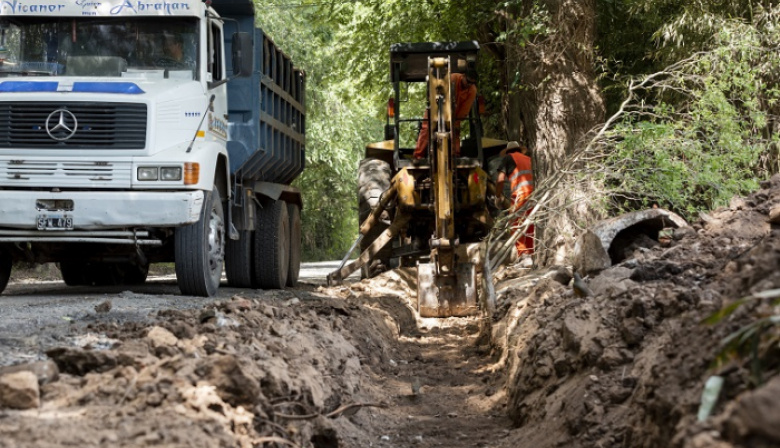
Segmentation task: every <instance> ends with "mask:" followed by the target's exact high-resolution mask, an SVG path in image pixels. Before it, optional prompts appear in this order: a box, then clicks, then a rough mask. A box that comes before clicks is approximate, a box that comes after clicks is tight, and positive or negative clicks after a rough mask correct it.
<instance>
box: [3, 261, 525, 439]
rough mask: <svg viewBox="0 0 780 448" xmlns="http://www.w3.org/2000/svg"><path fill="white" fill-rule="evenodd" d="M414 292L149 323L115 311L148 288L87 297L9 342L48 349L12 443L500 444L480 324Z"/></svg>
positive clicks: (502, 427) (332, 297)
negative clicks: (65, 314)
mask: <svg viewBox="0 0 780 448" xmlns="http://www.w3.org/2000/svg"><path fill="white" fill-rule="evenodd" d="M401 274H403V273H401ZM12 290H13V288H12ZM409 292H410V289H409V286H408V275H407V276H406V277H405V276H404V275H399V273H389V274H387V275H385V276H383V277H382V278H378V279H373V280H372V281H371V282H365V283H360V284H356V285H353V286H352V287H351V288H321V287H316V286H309V287H306V286H304V287H301V288H297V289H295V290H287V291H276V292H263V291H242V292H241V294H234V295H233V296H232V297H230V298H226V299H223V300H218V301H216V302H213V303H205V304H203V305H202V306H200V307H192V308H184V309H165V308H163V309H160V310H158V311H154V312H152V313H151V315H149V316H148V318H145V319H121V318H119V319H118V318H117V316H120V315H121V313H122V308H123V307H124V308H127V307H128V304H127V303H128V302H127V299H130V305H129V306H132V303H133V302H132V301H133V300H136V301H137V303H138V304H139V306H141V304H143V303H145V302H144V299H145V297H144V294H134V293H131V292H129V291H126V292H122V293H121V294H119V295H121V296H123V297H114V300H113V302H114V306H113V307H112V306H111V300H110V299H111V296H109V297H108V300H106V301H105V302H103V301H100V303H98V304H97V305H94V303H95V300H87V303H85V304H84V309H85V310H87V311H84V312H80V313H79V312H69V315H70V316H71V317H69V319H71V318H72V319H73V321H72V322H71V324H70V327H69V330H68V332H67V334H65V335H60V336H57V337H55V338H45V337H44V338H43V339H44V342H43V343H38V347H27V348H25V347H26V346H16V347H12V348H13V350H10V349H9V347H5V348H6V349H9V350H3V347H2V344H0V354H5V355H7V356H6V358H5V359H3V360H4V361H5V360H7V359H11V358H12V357H11V352H13V353H14V356H13V359H14V360H15V361H16V360H19V359H24V356H35V357H36V358H38V359H40V361H37V362H28V363H26V364H22V366H27V367H28V370H31V371H33V372H34V373H35V374H37V375H38V382H39V383H40V386H39V391H38V400H39V401H38V403H37V405H36V406H33V407H32V408H31V409H26V410H20V409H11V408H9V407H8V406H6V407H5V408H0V434H1V435H2V437H0V447H61V446H74V445H77V446H81V447H103V446H128V447H130V446H132V447H147V446H149V447H151V446H166V447H172V446H182V447H184V446H187V447H222V446H224V447H233V446H240V447H251V446H298V447H315V448H332V447H371V446H373V447H434V446H447V447H459V446H463V447H466V446H469V447H478V446H484V447H488V446H494V442H495V441H496V440H497V439H500V438H501V437H506V436H507V435H508V433H509V429H510V427H511V422H510V420H509V419H508V418H507V416H506V412H505V409H504V406H505V400H504V399H503V389H502V386H501V384H502V373H501V371H500V369H498V368H497V366H496V365H494V364H492V363H491V358H490V357H489V356H488V354H489V344H488V341H487V340H486V339H484V338H483V339H482V340H481V341H480V340H479V337H480V325H479V321H478V320H476V319H445V320H438V319H430V320H418V319H417V318H416V316H415V314H414V312H413V310H412V308H411V307H410V306H409V303H408V301H407V300H406V295H407V294H408V293H409ZM120 300H125V301H124V302H122V304H123V305H122V306H119V305H118V304H119V303H120ZM106 303H108V305H106ZM93 305H94V307H93ZM93 308H94V310H93ZM77 341H81V342H80V343H78V342H77ZM83 341H88V342H87V343H86V344H85V343H83ZM0 342H2V341H0ZM20 351H21V352H23V353H20ZM28 353H29V355H28ZM7 363H8V362H3V364H7ZM53 364H56V367H54V365H53ZM53 371H54V372H56V373H55V374H52V372H53ZM3 372H4V371H3V370H2V369H0V402H1V401H2V400H4V398H3V394H4V389H3V385H2V378H3V377H4V376H3V375H2V373H3ZM5 377H7V375H6V376H5ZM17 388H18V389H19V390H21V392H20V393H21V394H22V395H24V394H23V393H24V392H29V393H31V392H30V391H29V390H26V389H25V388H24V387H22V386H19V385H17ZM17 392H19V391H17ZM5 398H8V397H5ZM22 398H23V397H22ZM14 400H15V401H14ZM14 400H11V402H12V403H14V404H17V405H19V404H22V405H23V404H24V400H23V399H20V397H19V396H17V397H15V399H14Z"/></svg>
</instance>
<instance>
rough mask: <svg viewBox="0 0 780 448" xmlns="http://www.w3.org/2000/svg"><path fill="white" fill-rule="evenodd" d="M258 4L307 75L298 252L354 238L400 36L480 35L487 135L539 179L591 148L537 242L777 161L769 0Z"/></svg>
mask: <svg viewBox="0 0 780 448" xmlns="http://www.w3.org/2000/svg"><path fill="white" fill-rule="evenodd" d="M256 4H257V8H258V10H259V11H260V13H259V15H258V17H259V21H260V25H261V26H262V27H263V28H264V29H265V30H266V31H267V32H268V34H270V35H271V36H273V38H274V39H275V40H276V41H277V43H278V44H280V45H281V46H282V47H283V48H285V49H287V51H289V52H290V53H291V56H292V57H293V59H294V60H296V61H299V63H300V65H301V67H302V68H303V69H305V70H306V72H307V75H308V77H307V83H308V98H307V109H308V117H309V121H308V129H307V136H308V137H307V138H308V140H307V169H306V171H305V173H304V175H303V176H302V177H301V178H300V179H299V180H298V181H297V182H298V186H299V187H301V189H302V190H303V191H304V195H305V198H304V200H305V210H304V218H303V219H304V254H305V255H304V257H305V259H307V260H317V259H326V258H331V259H332V258H340V257H341V256H342V255H343V254H344V252H345V251H346V250H347V248H348V247H349V246H350V244H351V243H352V241H353V240H354V238H355V237H356V235H357V218H356V216H357V211H356V194H355V188H356V184H355V182H356V175H355V171H356V168H357V162H358V160H359V159H360V158H361V153H362V150H363V147H364V145H365V144H366V143H367V142H371V141H376V140H379V139H381V138H382V125H383V124H384V121H385V104H386V99H387V97H389V94H390V90H389V88H390V84H389V82H388V79H387V76H388V75H387V65H388V60H387V58H388V49H389V46H390V45H391V44H392V43H396V42H413V41H434V40H435V41H456V40H476V41H478V42H480V45H481V46H482V48H483V51H482V56H481V60H480V66H479V70H480V75H481V79H480V93H481V94H482V95H484V96H485V98H486V101H487V104H488V116H487V117H486V119H485V121H486V123H487V127H488V129H487V132H486V134H487V135H493V136H496V137H498V138H505V139H508V140H518V141H521V142H523V143H525V144H527V145H528V146H529V147H531V148H532V149H533V150H534V157H535V165H536V169H537V171H538V172H537V181H538V182H544V180H545V179H546V178H549V177H551V176H554V175H555V174H556V173H557V172H559V171H560V170H561V169H562V168H563V167H570V166H571V164H570V163H567V162H566V161H567V159H571V158H572V157H573V155H574V154H576V153H578V152H580V153H581V152H582V151H583V150H584V149H585V148H587V147H588V145H591V147H590V149H591V150H595V151H596V156H595V157H593V158H590V157H586V158H585V162H583V163H581V164H580V165H579V167H580V169H579V171H578V172H579V173H580V174H581V176H588V177H591V178H593V179H592V180H594V181H593V182H589V185H590V187H589V188H591V189H592V190H593V191H592V192H590V193H593V194H582V195H579V196H578V197H577V198H575V201H585V198H586V197H587V198H588V199H587V201H586V202H587V203H588V207H585V208H583V210H584V209H586V208H587V209H588V210H589V212H588V213H586V212H577V211H576V210H575V209H576V207H571V205H572V198H571V197H569V198H568V201H565V202H564V203H563V204H556V205H554V207H555V208H556V209H558V208H561V207H562V208H564V209H569V210H568V211H569V212H568V213H556V214H554V216H553V215H550V216H547V217H544V218H543V219H546V220H551V221H555V220H559V221H560V220H564V221H565V222H563V223H561V222H557V223H556V222H548V223H545V222H542V223H541V224H542V225H541V226H540V227H541V229H542V230H541V231H540V233H539V235H538V236H539V237H540V238H541V239H542V241H541V242H542V247H545V246H548V247H549V246H550V244H551V241H553V240H554V239H555V238H558V237H559V235H556V234H554V233H558V232H557V231H556V232H553V231H552V230H551V231H549V232H547V234H545V233H544V229H545V228H549V229H563V228H575V229H577V228H582V226H584V225H587V223H588V222H589V220H591V219H594V217H600V216H604V215H605V214H606V213H614V212H615V211H625V210H632V209H636V208H642V207H647V206H651V205H652V204H658V205H659V206H662V207H667V208H670V209H672V210H674V211H676V212H678V213H681V214H682V215H684V216H686V217H688V218H691V217H695V216H697V214H698V213H699V212H701V211H705V210H710V209H712V208H714V207H717V206H719V205H723V204H724V203H726V201H728V199H729V198H731V197H732V196H733V195H734V194H745V193H746V192H747V191H750V190H752V189H755V188H756V186H757V183H758V181H760V180H762V179H766V178H768V177H769V176H770V175H771V174H773V173H776V172H777V171H778V149H777V139H778V137H777V135H778V133H777V130H778V129H777V128H778V121H777V112H778V103H777V100H778V95H780V90H778V73H780V70H778V68H780V67H778V66H779V65H780V60H779V59H778V54H780V53H779V52H778V47H780V35H779V31H778V26H777V23H778V14H779V13H780V12H779V11H780V10H778V7H777V5H778V2H777V1H769V0H758V1H756V0H750V1H744V0H740V1H737V0H730V1H719V0H718V1H716V0H705V1H701V2H696V3H690V2H687V1H684V0H609V1H599V2H590V1H578V0H571V1H562V0H525V1H523V0H509V1H483V2H471V1H466V0H429V1H424V2H417V1H408V0H390V1H372V0H365V1H349V2H338V1H324V2H323V1H319V0H295V1H286V0H257V1H256ZM610 117H611V118H610ZM604 123H608V126H606V127H605V126H604ZM598 131H602V132H600V133H599V132H598ZM594 138H595V140H594ZM590 154H593V153H590ZM588 161H591V162H595V163H596V164H594V163H587V162H588ZM571 177H572V180H570V181H569V180H565V181H564V184H563V185H558V184H556V185H558V188H564V189H565V187H566V185H567V184H571V183H572V182H574V183H575V184H576V182H577V181H576V180H575V179H574V178H575V177H576V176H571ZM577 185H581V184H577ZM541 193H542V192H541V191H540V192H539V194H540V195H541ZM551 206H553V204H551ZM594 209H598V210H600V211H599V212H598V213H595V214H594V213H593V210H594ZM545 224H547V225H545ZM568 233H569V234H568V235H566V238H567V239H568V238H570V237H571V236H572V235H571V234H573V232H568ZM568 243H570V241H567V244H568ZM544 258H545V257H544V255H543V254H542V255H540V260H542V261H544Z"/></svg>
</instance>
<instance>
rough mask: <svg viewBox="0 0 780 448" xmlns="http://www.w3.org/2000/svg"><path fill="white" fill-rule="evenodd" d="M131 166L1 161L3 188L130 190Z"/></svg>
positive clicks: (127, 163) (1, 184) (97, 163)
mask: <svg viewBox="0 0 780 448" xmlns="http://www.w3.org/2000/svg"><path fill="white" fill-rule="evenodd" d="M132 174H133V169H132V163H131V162H89V161H81V162H76V161H57V160H52V161H31V160H10V161H5V160H4V161H0V186H3V187H21V186H24V187H52V186H56V187H60V188H68V187H74V188H75V187H107V188H129V187H130V184H131V183H132V179H131V176H132Z"/></svg>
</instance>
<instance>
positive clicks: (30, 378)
mask: <svg viewBox="0 0 780 448" xmlns="http://www.w3.org/2000/svg"><path fill="white" fill-rule="evenodd" d="M40 404H41V400H40V389H39V388H38V377H37V376H35V374H34V373H32V372H29V371H23V372H15V373H8V374H5V375H3V376H0V407H6V408H12V409H33V408H37V407H38V406H40Z"/></svg>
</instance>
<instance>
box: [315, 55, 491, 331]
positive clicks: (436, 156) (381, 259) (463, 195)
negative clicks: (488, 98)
mask: <svg viewBox="0 0 780 448" xmlns="http://www.w3.org/2000/svg"><path fill="white" fill-rule="evenodd" d="M478 53H479V44H478V43H477V42H473V41H471V42H423V43H399V44H394V45H392V46H391V47H390V81H391V83H392V85H393V92H394V93H393V96H392V98H390V100H389V101H388V112H387V121H386V125H385V140H383V141H381V142H376V143H371V144H369V145H367V146H366V149H365V157H364V158H363V160H361V161H360V164H359V167H358V206H359V218H360V230H359V237H358V239H357V241H356V244H355V245H354V246H353V249H354V248H355V246H359V247H360V251H361V253H360V255H359V256H358V258H357V259H355V260H353V261H351V262H349V263H347V261H348V259H349V254H347V256H345V257H344V260H343V262H342V265H341V266H340V267H339V269H338V270H336V271H334V272H332V273H331V274H329V276H328V282H329V283H330V284H338V283H340V282H341V281H342V280H343V279H344V278H346V277H347V276H348V275H350V274H351V273H352V272H355V271H356V270H357V269H361V272H362V276H363V277H370V276H373V275H375V274H376V273H378V272H381V271H383V270H386V269H390V268H395V267H404V266H407V267H410V266H416V268H417V310H418V312H419V314H420V316H422V317H450V316H471V315H475V314H477V313H478V312H479V304H478V293H479V285H480V282H479V281H478V279H477V276H478V273H479V271H480V268H481V266H480V260H481V256H482V254H483V253H484V248H483V244H482V243H481V240H482V239H483V238H484V237H485V236H487V234H488V232H489V231H490V229H491V227H492V225H493V217H494V216H495V212H496V210H495V209H491V207H492V201H490V200H489V198H490V197H491V196H495V184H494V182H493V180H492V179H491V177H490V175H489V174H488V171H487V166H488V164H489V161H491V160H495V159H496V157H498V154H499V152H500V151H501V149H503V148H504V147H505V146H506V141H504V140H498V139H491V138H486V137H483V135H482V134H483V126H482V122H481V119H480V111H481V109H482V108H483V105H484V103H483V100H482V98H480V97H478V98H477V100H476V101H474V102H473V105H472V108H471V110H470V112H469V116H468V117H467V118H465V119H464V120H462V123H460V127H461V129H462V130H461V132H460V138H461V139H462V141H461V142H460V145H459V146H460V151H459V153H458V152H457V151H455V150H454V147H456V146H457V145H455V144H454V143H455V142H454V139H455V138H459V136H458V133H457V132H455V129H456V127H457V126H458V123H456V117H455V113H454V106H453V103H454V96H455V87H454V85H453V83H452V82H451V76H452V74H454V73H466V72H467V71H469V70H472V71H473V70H475V68H476V64H477V56H478ZM420 83H422V84H423V85H424V86H425V95H424V97H425V104H426V107H425V108H419V109H415V110H412V111H411V112H409V113H406V114H404V113H402V110H401V106H402V105H403V104H404V103H406V102H408V98H409V95H410V93H409V92H410V91H412V90H413V86H412V85H413V84H417V85H419V84H420ZM422 109H426V110H427V113H426V114H423V113H422V112H423V110H422ZM423 121H427V129H430V132H429V133H428V135H429V138H428V141H427V142H426V144H427V152H426V155H425V157H423V158H421V159H416V158H414V157H413V155H414V154H413V152H414V143H415V141H416V138H417V135H418V134H417V132H415V130H417V129H420V128H421V127H422V123H423ZM410 128H411V129H410ZM350 252H352V251H350Z"/></svg>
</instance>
